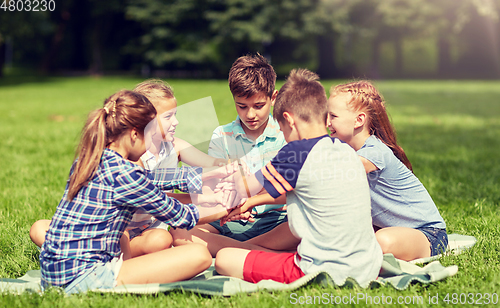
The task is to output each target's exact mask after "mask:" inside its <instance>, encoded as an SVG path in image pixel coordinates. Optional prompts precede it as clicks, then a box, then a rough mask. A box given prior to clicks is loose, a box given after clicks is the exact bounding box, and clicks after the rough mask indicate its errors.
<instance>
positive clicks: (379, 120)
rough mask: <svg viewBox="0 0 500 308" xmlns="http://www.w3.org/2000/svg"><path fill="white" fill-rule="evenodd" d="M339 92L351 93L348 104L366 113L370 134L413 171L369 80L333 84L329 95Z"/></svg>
mask: <svg viewBox="0 0 500 308" xmlns="http://www.w3.org/2000/svg"><path fill="white" fill-rule="evenodd" d="M340 93H350V94H351V96H352V99H351V101H350V102H349V103H348V106H350V107H351V108H353V109H354V110H356V111H363V112H366V113H367V114H368V125H369V129H370V135H375V136H377V137H378V138H379V139H380V140H381V141H382V142H383V143H384V144H385V145H387V146H388V147H389V148H390V149H391V150H392V152H393V153H394V155H395V156H396V157H397V158H398V159H399V160H400V161H401V162H402V163H403V164H404V165H405V166H406V167H408V169H410V170H412V171H413V169H412V166H411V163H410V160H409V159H408V157H406V154H405V151H404V150H403V148H402V147H401V146H399V145H398V144H397V141H396V131H395V130H394V127H393V126H392V124H391V121H390V120H389V116H388V115H387V111H386V110H385V101H384V98H383V97H382V95H381V94H380V93H379V92H378V91H377V89H376V88H375V87H374V86H373V85H372V84H371V83H370V82H369V81H366V80H360V81H355V82H351V83H347V84H341V85H337V86H333V87H332V88H331V89H330V96H335V95H338V94H340Z"/></svg>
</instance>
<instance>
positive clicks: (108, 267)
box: [64, 256, 123, 294]
mask: <svg viewBox="0 0 500 308" xmlns="http://www.w3.org/2000/svg"><path fill="white" fill-rule="evenodd" d="M122 263H123V259H122V256H120V257H117V258H114V259H113V260H111V261H109V262H107V263H101V262H99V263H96V264H95V265H94V266H92V267H91V268H89V269H88V270H86V271H85V272H83V273H82V274H81V275H80V276H78V277H77V278H76V279H75V280H73V281H72V282H71V283H69V284H68V285H67V286H66V287H65V288H64V292H66V294H73V293H83V292H86V291H91V290H96V289H112V288H114V287H116V284H117V281H116V278H117V277H118V273H119V272H120V268H121V266H122Z"/></svg>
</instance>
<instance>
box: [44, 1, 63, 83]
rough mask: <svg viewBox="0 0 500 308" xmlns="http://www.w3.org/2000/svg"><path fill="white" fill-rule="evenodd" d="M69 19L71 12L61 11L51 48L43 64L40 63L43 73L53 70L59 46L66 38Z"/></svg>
mask: <svg viewBox="0 0 500 308" xmlns="http://www.w3.org/2000/svg"><path fill="white" fill-rule="evenodd" d="M69 19H70V14H69V12H68V11H63V12H62V13H61V19H60V21H59V22H58V24H57V29H56V32H55V33H54V36H53V37H52V42H51V44H50V49H49V51H48V52H47V53H46V54H45V56H44V57H43V60H42V64H41V65H40V70H41V71H42V73H48V72H50V71H51V70H52V65H53V62H54V60H55V59H56V57H57V53H58V51H59V47H60V46H61V42H62V40H63V38H64V32H65V30H66V24H67V23H68V20H69Z"/></svg>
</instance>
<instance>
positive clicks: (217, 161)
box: [213, 158, 228, 167]
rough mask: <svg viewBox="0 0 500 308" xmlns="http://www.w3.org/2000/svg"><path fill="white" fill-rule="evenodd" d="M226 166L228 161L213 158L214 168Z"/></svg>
mask: <svg viewBox="0 0 500 308" xmlns="http://www.w3.org/2000/svg"><path fill="white" fill-rule="evenodd" d="M227 164H228V161H227V160H226V159H224V158H215V159H214V164H213V165H214V166H215V167H222V166H225V165H227Z"/></svg>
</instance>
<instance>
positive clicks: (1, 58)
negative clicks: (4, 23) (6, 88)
mask: <svg viewBox="0 0 500 308" xmlns="http://www.w3.org/2000/svg"><path fill="white" fill-rule="evenodd" d="M6 47H7V45H6V44H5V41H4V40H2V39H1V38H0V78H1V77H3V68H4V66H5V48H6Z"/></svg>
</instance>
